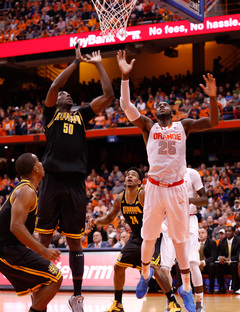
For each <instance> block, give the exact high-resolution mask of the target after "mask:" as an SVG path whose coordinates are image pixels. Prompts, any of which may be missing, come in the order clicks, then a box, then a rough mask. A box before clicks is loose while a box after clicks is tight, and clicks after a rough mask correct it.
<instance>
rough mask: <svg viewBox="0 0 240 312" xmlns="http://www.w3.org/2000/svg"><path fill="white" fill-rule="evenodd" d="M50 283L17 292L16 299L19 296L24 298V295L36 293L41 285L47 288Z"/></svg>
mask: <svg viewBox="0 0 240 312" xmlns="http://www.w3.org/2000/svg"><path fill="white" fill-rule="evenodd" d="M51 283H52V281H47V282H45V283H41V284H38V285H36V286H34V287H32V288H28V289H27V290H24V291H19V292H16V294H17V296H18V297H21V296H25V295H28V294H29V293H30V292H32V291H33V292H36V291H38V290H39V289H40V288H41V287H42V286H43V285H44V286H48V285H50V284H51Z"/></svg>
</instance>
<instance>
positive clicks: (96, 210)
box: [93, 199, 107, 218]
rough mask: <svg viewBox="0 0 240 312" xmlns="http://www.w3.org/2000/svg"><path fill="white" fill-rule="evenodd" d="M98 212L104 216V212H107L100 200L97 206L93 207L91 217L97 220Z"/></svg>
mask: <svg viewBox="0 0 240 312" xmlns="http://www.w3.org/2000/svg"><path fill="white" fill-rule="evenodd" d="M100 211H101V212H102V213H103V214H106V212H107V207H106V206H105V205H104V204H103V201H102V200H101V199H100V200H99V201H98V205H97V206H95V207H94V210H93V217H94V218H97V217H98V215H99V212H100Z"/></svg>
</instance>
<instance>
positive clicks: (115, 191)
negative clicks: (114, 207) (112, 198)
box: [112, 180, 126, 195]
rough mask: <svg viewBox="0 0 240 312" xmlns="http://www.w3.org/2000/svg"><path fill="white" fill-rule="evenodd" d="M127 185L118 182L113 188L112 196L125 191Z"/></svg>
mask: <svg viewBox="0 0 240 312" xmlns="http://www.w3.org/2000/svg"><path fill="white" fill-rule="evenodd" d="M125 188H126V187H125V185H123V184H121V183H120V181H118V180H117V181H116V183H115V186H114V187H113V188H112V194H113V195H114V194H119V193H120V192H122V191H124V190H125Z"/></svg>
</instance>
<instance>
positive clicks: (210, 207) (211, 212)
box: [204, 204, 217, 220]
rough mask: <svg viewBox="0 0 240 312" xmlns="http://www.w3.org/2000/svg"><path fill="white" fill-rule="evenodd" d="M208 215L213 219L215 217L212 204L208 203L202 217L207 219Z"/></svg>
mask: <svg viewBox="0 0 240 312" xmlns="http://www.w3.org/2000/svg"><path fill="white" fill-rule="evenodd" d="M208 216H211V217H212V218H213V220H214V219H216V218H217V215H216V212H215V210H214V206H213V204H208V208H207V211H206V213H205V216H204V219H205V220H207V218H208Z"/></svg>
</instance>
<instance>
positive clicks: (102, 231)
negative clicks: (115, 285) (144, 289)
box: [0, 161, 240, 293]
mask: <svg viewBox="0 0 240 312" xmlns="http://www.w3.org/2000/svg"><path fill="white" fill-rule="evenodd" d="M140 170H141V171H142V173H143V176H144V179H143V183H142V187H143V188H144V187H145V185H146V182H147V177H148V167H147V166H146V165H140ZM197 170H198V172H199V174H200V175H201V178H202V181H203V184H204V188H205V190H206V193H207V196H208V205H207V206H204V207H198V208H197V217H198V222H199V228H200V230H201V233H202V235H200V239H201V238H202V237H204V233H206V236H205V238H204V239H203V238H202V240H201V241H204V242H206V241H207V242H211V244H212V247H211V248H212V249H211V250H210V251H209V252H211V253H212V254H211V257H210V256H208V255H207V254H205V256H204V257H203V258H202V259H201V260H202V261H201V264H202V266H203V267H202V270H204V266H207V267H208V266H210V264H212V266H211V270H210V272H211V274H213V275H214V276H215V273H216V274H217V276H218V278H219V279H220V280H221V275H220V273H221V270H220V273H219V270H218V269H217V268H216V267H218V266H219V265H220V264H219V263H216V261H217V262H218V260H219V259H220V257H222V256H223V255H222V249H221V244H223V242H224V240H226V239H227V237H229V235H232V236H231V238H232V240H233V239H234V243H232V246H233V244H235V245H236V246H235V247H234V248H235V249H234V248H233V247H232V255H231V256H232V257H231V259H232V262H231V265H233V266H234V268H233V269H232V270H233V272H234V274H235V276H238V272H237V270H238V263H240V259H239V257H240V161H239V162H237V163H234V164H233V165H230V164H229V163H225V164H224V166H223V167H217V166H216V165H213V166H212V167H210V168H207V167H206V165H205V164H201V165H200V166H199V168H197ZM124 181H125V172H122V171H121V170H120V168H119V166H117V165H114V166H113V168H111V169H110V168H108V167H107V166H106V165H105V164H102V166H101V169H100V170H99V172H96V170H95V169H92V170H91V172H90V173H89V175H88V176H87V178H86V181H85V185H86V194H87V206H86V231H85V235H84V236H83V237H82V246H83V247H84V248H118V249H119V248H120V249H121V248H122V247H123V246H124V245H125V243H126V242H127V240H128V238H129V236H130V233H131V229H130V227H129V225H128V224H127V223H126V221H125V219H124V217H123V215H122V213H121V212H120V213H119V214H118V215H117V217H116V218H115V219H114V221H113V222H112V224H109V225H108V226H100V225H97V226H95V227H94V228H93V229H92V230H89V228H88V226H87V224H88V222H89V220H91V219H92V218H99V217H102V216H104V215H106V214H107V213H108V212H109V210H110V209H111V208H112V207H113V201H114V198H115V197H116V196H117V194H119V193H120V192H122V191H123V190H124V189H125V182H124ZM18 182H19V179H18V177H16V178H15V179H14V180H11V179H10V178H9V177H8V176H7V175H6V174H5V175H4V176H3V177H2V178H1V181H0V206H1V205H2V204H3V202H4V200H5V199H6V198H7V196H8V195H9V193H10V192H11V191H12V189H13V187H14V186H15V185H17V183H18ZM229 233H230V234H229ZM52 246H55V247H58V248H68V246H67V243H66V240H65V238H64V237H63V236H61V235H60V233H58V232H56V233H55V235H54V237H53V239H52ZM204 252H205V253H206V252H207V251H206V250H205V249H204ZM227 256H228V255H227ZM208 258H209V261H208ZM204 261H205V262H204ZM209 263H210V264H209ZM215 268H216V270H215ZM231 268H232V267H231ZM213 269H214V271H213ZM229 269H230V266H228V265H227V266H226V268H225V270H229ZM203 272H204V271H203ZM212 272H213V273H212ZM214 272H215V273H214ZM223 272H224V271H223ZM233 272H232V271H231V272H230V273H229V272H228V274H233ZM205 274H209V272H208V271H207V272H205ZM214 280H215V277H214ZM213 283H214V282H213ZM238 283H239V280H238ZM235 286H236V285H235ZM239 287H240V284H239V285H238V287H237V289H235V290H238V289H239ZM219 291H220V292H222V293H224V292H226V289H222V288H221V289H220V290H219ZM210 292H214V289H210Z"/></svg>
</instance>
